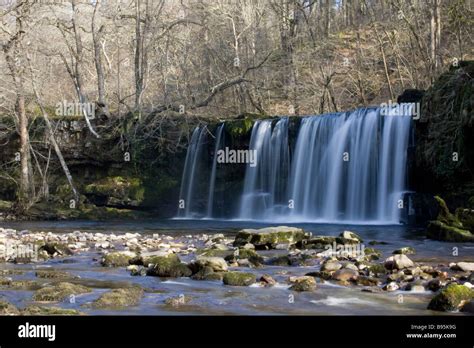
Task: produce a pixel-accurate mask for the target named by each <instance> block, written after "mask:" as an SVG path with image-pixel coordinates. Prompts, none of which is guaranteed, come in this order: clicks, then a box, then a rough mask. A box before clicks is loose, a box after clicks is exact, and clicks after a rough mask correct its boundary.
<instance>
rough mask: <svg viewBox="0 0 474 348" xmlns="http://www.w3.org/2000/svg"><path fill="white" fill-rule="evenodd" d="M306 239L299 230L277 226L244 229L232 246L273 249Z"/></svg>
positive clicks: (303, 233)
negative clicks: (247, 245) (278, 245)
mask: <svg viewBox="0 0 474 348" xmlns="http://www.w3.org/2000/svg"><path fill="white" fill-rule="evenodd" d="M305 238H307V235H306V233H305V232H304V231H303V230H302V229H301V228H296V227H287V226H278V227H266V228H261V229H244V230H241V231H240V232H239V233H237V236H236V237H235V241H234V246H237V247H239V246H244V245H245V244H247V243H250V244H253V245H254V246H255V248H256V249H274V248H275V247H276V245H277V244H288V245H290V246H291V245H294V244H296V243H297V242H299V241H301V240H303V239H305Z"/></svg>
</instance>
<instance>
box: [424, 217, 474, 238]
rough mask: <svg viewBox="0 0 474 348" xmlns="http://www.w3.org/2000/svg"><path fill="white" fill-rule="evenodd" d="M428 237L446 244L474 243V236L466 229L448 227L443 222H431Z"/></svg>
mask: <svg viewBox="0 0 474 348" xmlns="http://www.w3.org/2000/svg"><path fill="white" fill-rule="evenodd" d="M426 235H427V237H428V238H431V239H435V240H440V241H444V242H458V243H464V242H474V235H473V234H472V233H471V232H469V231H467V230H464V229H461V228H457V227H453V226H448V225H446V224H445V223H443V222H441V221H430V223H429V224H428V229H427V234H426Z"/></svg>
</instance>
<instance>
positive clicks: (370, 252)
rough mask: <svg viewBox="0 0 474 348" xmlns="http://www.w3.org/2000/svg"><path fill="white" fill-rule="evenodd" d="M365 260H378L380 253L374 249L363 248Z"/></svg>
mask: <svg viewBox="0 0 474 348" xmlns="http://www.w3.org/2000/svg"><path fill="white" fill-rule="evenodd" d="M364 255H365V260H368V261H372V260H378V259H380V257H381V256H382V253H381V252H380V251H379V250H377V249H375V248H365V249H364Z"/></svg>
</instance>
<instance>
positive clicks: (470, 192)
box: [410, 61, 474, 209]
mask: <svg viewBox="0 0 474 348" xmlns="http://www.w3.org/2000/svg"><path fill="white" fill-rule="evenodd" d="M473 76H474V62H472V61H469V62H460V63H459V65H458V66H457V67H451V68H450V69H449V71H447V72H445V73H444V74H442V75H441V76H440V77H439V79H437V80H436V81H435V83H434V84H433V85H432V86H431V87H430V88H429V89H428V90H427V91H426V93H425V94H424V96H423V98H422V108H421V119H420V120H419V121H418V122H416V131H415V137H416V150H415V156H414V157H415V165H414V170H413V171H412V177H411V178H410V179H411V182H412V186H413V189H414V190H415V191H417V192H418V193H427V194H430V195H431V196H433V195H440V196H442V197H443V198H445V200H446V202H447V204H448V205H449V206H450V208H452V209H454V208H457V207H459V206H464V207H468V206H470V204H472V200H471V203H469V200H470V198H471V197H473V196H474V112H473V107H474V93H473V92H474V80H473ZM471 208H474V206H471Z"/></svg>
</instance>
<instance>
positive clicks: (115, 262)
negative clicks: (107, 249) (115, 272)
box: [101, 251, 136, 267]
mask: <svg viewBox="0 0 474 348" xmlns="http://www.w3.org/2000/svg"><path fill="white" fill-rule="evenodd" d="M134 257H136V253H134V252H132V251H116V252H112V253H108V254H106V255H105V256H104V257H103V258H102V260H101V264H102V266H104V267H125V266H128V265H129V261H130V260H132V259H133V258H134Z"/></svg>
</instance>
